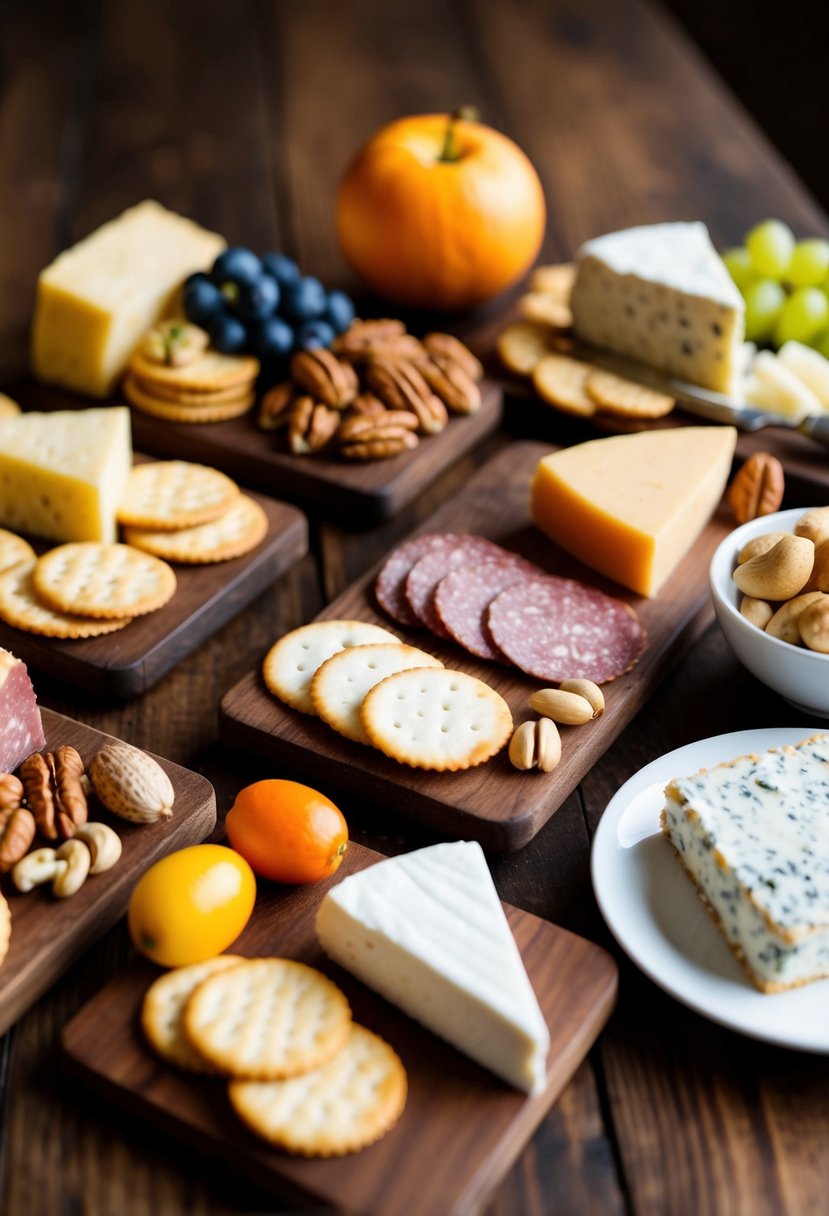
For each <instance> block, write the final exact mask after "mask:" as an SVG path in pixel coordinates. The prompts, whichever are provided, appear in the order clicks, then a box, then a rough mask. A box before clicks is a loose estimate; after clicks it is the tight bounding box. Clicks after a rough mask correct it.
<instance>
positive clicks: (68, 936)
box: [0, 709, 216, 1033]
mask: <svg viewBox="0 0 829 1216" xmlns="http://www.w3.org/2000/svg"><path fill="white" fill-rule="evenodd" d="M43 729H44V733H45V735H46V747H47V749H48V750H50V751H53V750H54V749H55V748H56V747H59V746H61V745H62V744H69V745H71V746H72V747H74V748H76V749H77V750H78V751H79V752H80V755H81V758H82V759H83V761H84V764H85V765H87V766H88V765H89V762H90V761H91V760H92V757H93V756H94V755H96V753H97V752H99V751H100V749H101V748H102V747H103V746H104V744H105V743H109V742H111V739H110V737H109V736H108V735H104V734H101V732H100V731H97V730H93V729H92V728H91V727H89V726H84V725H83V723H81V722H73V721H72V719H71V718H65V717H63V716H62V715H61V714H56V713H53V712H52V711H51V710H48V709H44V710H43ZM159 762H160V764H161V766H162V768H163V769H164V770H165V771H166V773H167V774H168V776H169V778H170V780H171V781H172V783H173V789H174V791H175V796H176V799H175V804H174V812H173V817H172V819H170V820H169V821H164V822H161V823H154V824H142V825H141V826H137V825H135V824H130V823H125V822H124V821H123V820H118V819H113V817H112V816H111V815H109V814H108V813H107V812H104V811H101V810H100V808H99V806H98V804H97V803H96V802H95V800H94V799H92V802H91V808H92V810H93V812H94V814H93V815H91V816H90V817H91V818H95V819H100V820H102V821H103V822H110V823H111V824H112V826H113V827H115V829H116V831H117V832H118V835H119V836H120V837H121V840H122V847H123V851H122V853H121V858H120V860H119V862H118V864H117V865H116V866H114V867H113V869H111V870H108V871H107V872H106V873H105V874H97V875H94V876H92V877H91V878H88V879H87V881H86V882H85V883H84V885H83V886H82V887H81V889H80V891H78V893H77V894H76V895H73V896H72V897H71V899H69V900H65V901H61V900H56V899H55V898H54V896H53V895H52V894H51V893H50V891H49V890H48V888H46V887H44V888H38V889H37V890H35V891H32V892H30V893H29V894H27V895H21V894H20V893H19V892H17V891H15V890H14V888H13V887H12V885H11V881H10V880H9V879H8V878H6V879H5V880H4V883H3V886H4V888H5V894H6V896H7V898H8V901H9V907H10V908H11V913H12V939H11V946H10V948H9V953H8V954H7V955H6V958H5V961H4V962H3V969H2V973H0V981H1V982H2V987H0V1033H2V1032H3V1031H4V1030H6V1029H8V1027H9V1026H11V1025H12V1023H13V1022H15V1021H17V1019H18V1018H19V1017H20V1016H21V1014H22V1013H24V1012H25V1010H26V1009H28V1008H29V1006H30V1005H32V1004H33V1003H34V1002H35V1001H36V1000H37V999H38V998H39V997H40V996H42V995H43V993H44V992H45V991H46V990H47V989H48V988H49V987H50V985H51V984H53V983H54V982H55V980H56V979H57V978H58V977H59V976H61V975H63V974H64V972H66V971H68V970H70V969H71V967H72V966H73V964H74V963H75V962H76V960H77V959H78V957H79V955H81V954H82V953H83V952H84V950H87V949H88V948H89V946H90V945H92V943H93V942H94V941H96V940H97V938H99V937H100V936H101V935H102V934H103V933H105V932H106V931H107V929H109V928H110V927H111V926H112V925H114V924H115V922H116V920H118V918H119V917H120V916H121V914H122V913H123V912H124V910H125V908H126V906H127V902H128V900H129V897H130V893H131V891H132V888H133V886H134V885H135V882H136V879H137V878H138V877H139V875H141V874H142V873H143V872H144V870H146V869H147V867H148V866H150V865H152V863H153V862H154V861H157V860H158V858H159V857H163V856H164V855H165V854H167V853H170V852H172V851H173V850H174V849H180V848H184V846H185V845H188V844H196V843H198V842H199V841H201V840H204V839H205V837H206V836H209V834H210V832H211V831H212V829H213V826H214V824H215V822H216V798H215V795H214V793H213V788H212V786H211V785H210V782H209V781H206V780H205V779H204V777H200V776H199V775H198V773H191V772H189V771H188V770H187V769H184V768H180V767H179V765H177V764H171V763H170V762H169V761H168V760H160V761H159Z"/></svg>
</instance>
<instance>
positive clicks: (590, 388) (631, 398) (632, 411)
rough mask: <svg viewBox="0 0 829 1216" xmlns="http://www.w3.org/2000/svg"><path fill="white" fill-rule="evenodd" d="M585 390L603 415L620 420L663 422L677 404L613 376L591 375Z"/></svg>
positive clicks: (622, 377) (633, 382) (634, 383)
mask: <svg viewBox="0 0 829 1216" xmlns="http://www.w3.org/2000/svg"><path fill="white" fill-rule="evenodd" d="M585 389H586V392H587V395H588V397H590V399H591V401H594V402H595V403H596V405H597V406H598V407H599V409H600V410H601V411H602V413H603V414H615V415H617V416H619V417H621V418H664V416H665V415H666V414H670V412H671V410H672V409H673V408H674V406H675V404H676V402H675V401H674V398H673V397H670V396H668V394H667V393H658V392H657V391H656V390H655V389H652V388H647V387H646V385H644V384H637V383H636V381H635V380H626V379H625V378H624V376H616V375H614V374H613V372H605V371H593V372H591V373H590V375H589V376H588V377H587V384H586V386H585Z"/></svg>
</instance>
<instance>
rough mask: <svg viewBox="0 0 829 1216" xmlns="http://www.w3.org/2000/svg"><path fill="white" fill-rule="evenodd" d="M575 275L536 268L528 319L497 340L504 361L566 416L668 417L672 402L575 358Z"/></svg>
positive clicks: (565, 269) (524, 305) (521, 305)
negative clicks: (572, 307)
mask: <svg viewBox="0 0 829 1216" xmlns="http://www.w3.org/2000/svg"><path fill="white" fill-rule="evenodd" d="M575 274H576V268H575V266H573V265H572V264H571V263H569V262H568V263H564V264H561V265H558V266H538V267H536V269H535V271H534V272H533V275H532V278H531V280H530V287H531V290H530V291H529V292H528V293H527V294H525V295H523V296H522V297H521V299H520V300H519V302H518V309H519V312H520V313H521V316H522V318H523V320H521V321H515V322H514V323H513V324H511V325H508V326H507V328H506V329H505V330H503V331H502V333H501V334H499V336H498V342H497V349H498V355H499V357H500V359H501V362H502V363H503V364H504V366H505V367H506V368H507V370H508V371H511V372H514V373H515V374H516V375H518V376H529V377H531V378H532V384H533V388H534V389H535V391H536V392H537V393H538V395H539V397H541V399H542V400H543V401H546V402H547V403H548V404H549V405H552V406H554V407H555V409H557V410H559V411H560V412H561V413H563V414H571V415H575V416H576V417H579V418H591V417H593V415H595V414H603V415H612V416H615V417H617V418H626V419H633V420H636V419H642V420H648V419H653V418H662V417H664V415H665V414H669V413H670V412H671V410H672V409H673V408H674V405H675V401H674V398H673V397H670V396H668V395H667V394H666V393H658V392H655V391H654V390H653V389H651V388H647V387H645V386H644V385H642V384H637V383H636V382H635V381H633V380H627V379H625V378H624V377H622V376H616V375H613V374H612V373H610V372H607V371H602V370H600V369H598V368H596V367H593V366H592V365H591V364H589V363H585V362H583V361H582V360H580V359H574V358H571V356H570V354H569V353H568V352H569V351H570V350H572V348H573V337H572V327H573V314H572V312H571V311H570V292H571V291H572V288H573V281H574V279H575Z"/></svg>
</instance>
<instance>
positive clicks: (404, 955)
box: [317, 841, 550, 1093]
mask: <svg viewBox="0 0 829 1216" xmlns="http://www.w3.org/2000/svg"><path fill="white" fill-rule="evenodd" d="M317 933H318V934H319V939H320V941H321V943H322V945H323V948H324V949H325V951H326V953H328V954H329V955H330V956H331V958H333V959H334V961H335V962H337V963H339V964H340V965H341V966H342V967H344V968H345V969H346V970H348V971H351V972H352V973H353V974H354V975H356V976H357V977H358V978H359V979H361V980H362V981H363V982H364V983H366V984H368V985H369V987H370V988H374V989H375V990H376V991H377V992H379V993H381V995H382V996H384V997H386V999H387V1000H389V1001H391V1002H392V1003H393V1004H395V1005H397V1006H399V1008H401V1009H402V1010H403V1011H404V1012H405V1013H407V1014H409V1016H410V1017H413V1018H415V1019H416V1020H417V1021H418V1022H421V1023H422V1024H423V1025H424V1026H426V1027H427V1028H428V1029H429V1030H432V1031H433V1032H434V1033H435V1034H437V1035H440V1036H441V1038H444V1039H446V1040H447V1041H448V1042H449V1043H451V1044H453V1046H455V1047H457V1048H458V1050H459V1051H462V1052H465V1053H466V1055H469V1056H471V1057H472V1059H474V1060H477V1061H478V1063H479V1064H483V1065H484V1067H485V1068H488V1069H490V1070H491V1071H492V1072H494V1073H496V1074H497V1075H498V1076H499V1077H501V1078H503V1080H505V1081H507V1082H508V1083H509V1084H510V1085H514V1086H515V1087H516V1088H518V1089H522V1090H524V1091H526V1092H528V1093H533V1092H538V1091H540V1090H542V1089H543V1088H544V1087H545V1084H546V1058H547V1054H548V1052H549V1049H550V1036H549V1031H548V1029H547V1025H546V1023H545V1021H544V1017H543V1015H542V1013H541V1010H540V1008H539V1005H538V1001H537V1000H536V996H535V993H534V992H533V989H532V985H531V984H530V981H529V978H528V976H527V973H526V971H525V970H524V964H523V962H522V961H521V955H520V953H519V951H518V947H517V946H516V944H515V939H514V937H513V936H512V932H511V930H510V927H509V924H508V923H507V919H506V916H505V915H504V910H503V908H502V906H501V901H500V899H499V898H498V893H497V891H496V890H495V885H494V883H493V881H492V876H491V875H490V872H489V869H488V867H487V864H486V859H485V858H484V854H483V851H482V850H481V847H480V845H478V844H475V843H474V842H468V841H457V842H453V843H448V844H437V845H432V846H430V847H429V848H425V849H418V850H416V851H415V852H413V853H408V854H405V855H404V856H402V857H392V858H389V859H388V860H386V861H381V862H378V863H377V864H376V865H374V866H370V867H369V868H368V869H366V870H362V871H360V872H359V873H357V874H352V875H350V876H349V877H348V878H345V879H343V881H342V882H341V883H339V884H338V885H337V886H335V887H333V888H332V889H331V890H330V891H329V892H328V893H327V895H326V896H325V898H324V900H323V901H322V904H321V905H320V908H319V911H318V913H317Z"/></svg>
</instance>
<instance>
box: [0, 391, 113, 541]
mask: <svg viewBox="0 0 829 1216" xmlns="http://www.w3.org/2000/svg"><path fill="white" fill-rule="evenodd" d="M131 468H132V443H131V439H130V415H129V410H128V409H127V408H126V406H107V407H104V408H101V409H91V410H58V411H56V412H55V413H52V414H36V413H30V414H20V415H17V416H15V417H10V418H0V526H3V527H7V528H10V529H11V530H12V531H14V532H30V533H33V534H34V535H35V536H44V537H48V538H49V539H50V540H63V541H74V540H98V541H114V540H115V539H116V530H117V525H116V520H115V512H116V509H117V507H118V502H119V499H120V497H121V495H122V494H123V492H124V487H125V485H126V481H127V478H128V476H129V472H130V469H131Z"/></svg>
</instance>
